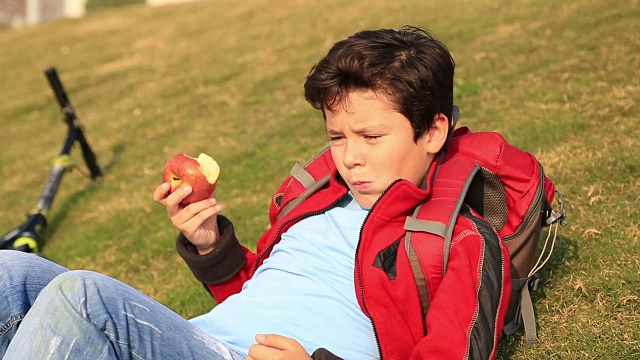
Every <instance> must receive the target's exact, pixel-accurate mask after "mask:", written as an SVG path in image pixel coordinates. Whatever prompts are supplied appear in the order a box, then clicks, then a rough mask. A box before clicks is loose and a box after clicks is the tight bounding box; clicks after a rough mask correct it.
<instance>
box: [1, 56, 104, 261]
mask: <svg viewBox="0 0 640 360" xmlns="http://www.w3.org/2000/svg"><path fill="white" fill-rule="evenodd" d="M44 73H45V75H46V77H47V80H48V81H49V85H50V86H51V88H52V89H53V92H54V94H55V97H56V99H57V100H58V103H59V104H60V108H61V110H62V114H63V115H64V121H65V123H66V124H67V125H68V131H67V137H66V139H65V141H64V145H63V147H62V151H61V152H60V155H59V156H57V157H56V158H55V160H54V161H53V166H52V168H51V172H50V173H49V177H48V179H47V182H46V183H45V184H44V188H43V189H42V192H41V193H40V198H39V199H38V202H37V203H36V206H35V207H34V208H33V209H31V210H30V211H29V212H28V213H27V220H26V221H25V222H24V223H22V224H21V225H20V226H18V227H16V228H14V229H13V230H11V231H9V232H8V233H6V234H5V235H3V236H2V237H0V250H18V251H24V252H30V253H36V254H39V253H40V248H41V247H42V244H43V243H42V237H41V235H42V232H43V231H44V229H45V228H46V227H47V218H46V213H47V210H49V209H50V208H51V204H52V203H53V199H54V197H55V195H56V193H57V191H58V187H59V186H60V182H61V181H62V177H63V175H64V174H65V173H66V172H67V171H69V170H71V169H72V168H74V167H75V166H76V165H75V164H74V162H73V160H72V159H71V157H70V156H69V154H70V153H71V149H72V148H73V145H74V144H75V143H76V142H77V143H78V144H80V148H81V149H82V156H83V158H84V161H85V163H86V165H87V168H89V171H90V173H91V179H92V180H94V181H99V180H101V179H102V170H100V166H98V162H97V160H96V157H95V155H94V153H93V151H92V150H91V147H90V146H89V143H88V142H87V139H86V137H85V135H84V132H83V130H82V126H81V125H80V123H79V122H78V117H77V116H76V113H75V110H74V109H73V106H71V102H70V101H69V98H68V96H67V93H66V92H65V90H64V88H63V87H62V83H61V82H60V78H59V77H58V71H57V70H56V68H55V67H51V68H48V69H46V70H45V72H44Z"/></svg>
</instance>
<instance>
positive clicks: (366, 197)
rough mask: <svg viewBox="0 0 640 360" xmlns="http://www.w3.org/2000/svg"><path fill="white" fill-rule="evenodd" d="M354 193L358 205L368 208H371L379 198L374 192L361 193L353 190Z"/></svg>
mask: <svg viewBox="0 0 640 360" xmlns="http://www.w3.org/2000/svg"><path fill="white" fill-rule="evenodd" d="M352 194H353V198H354V199H355V200H356V202H357V203H358V205H360V207H362V208H363V209H367V210H368V209H371V207H372V206H373V204H374V203H375V202H376V200H378V197H377V196H375V195H372V194H359V193H356V192H352Z"/></svg>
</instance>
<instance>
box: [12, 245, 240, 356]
mask: <svg viewBox="0 0 640 360" xmlns="http://www.w3.org/2000/svg"><path fill="white" fill-rule="evenodd" d="M0 304H2V305H0V358H3V359H30V360H33V359H179V360H187V359H225V360H228V359H231V360H237V359H244V356H242V355H240V354H238V353H235V352H233V351H232V350H230V349H228V348H227V347H226V346H225V345H224V344H222V343H220V342H218V341H217V340H216V339H214V338H212V337H211V336H209V335H207V334H206V333H205V332H203V331H202V330H200V329H198V328H196V327H195V326H193V325H192V324H191V323H189V321H187V320H186V319H184V318H182V317H181V316H180V315H178V314H176V313H175V312H173V311H171V310H170V309H168V308H167V307H165V306H163V305H162V304H160V303H158V302H157V301H155V300H153V299H151V298H150V297H148V296H146V295H144V294H142V293H141V292H139V291H138V290H136V289H134V288H132V287H130V286H128V285H126V284H124V283H122V282H119V281H117V280H115V279H113V278H110V277H108V276H105V275H102V274H98V273H95V272H91V271H72V270H68V269H65V268H64V267H62V266H59V265H57V264H54V263H52V262H50V261H48V260H46V259H43V258H40V257H37V256H35V255H31V254H26V253H22V252H18V251H13V250H2V251H0ZM3 355H4V357H3Z"/></svg>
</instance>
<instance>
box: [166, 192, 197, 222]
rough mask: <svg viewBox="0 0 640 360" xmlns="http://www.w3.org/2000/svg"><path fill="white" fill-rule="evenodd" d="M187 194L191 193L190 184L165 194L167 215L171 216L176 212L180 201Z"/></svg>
mask: <svg viewBox="0 0 640 360" xmlns="http://www.w3.org/2000/svg"><path fill="white" fill-rule="evenodd" d="M189 194H191V186H185V187H182V188H180V189H178V190H176V191H174V192H172V193H171V194H170V195H169V196H167V202H166V205H167V212H168V213H169V217H173V216H175V215H176V214H177V213H178V211H179V210H180V202H181V201H182V200H184V198H186V197H187V196H189Z"/></svg>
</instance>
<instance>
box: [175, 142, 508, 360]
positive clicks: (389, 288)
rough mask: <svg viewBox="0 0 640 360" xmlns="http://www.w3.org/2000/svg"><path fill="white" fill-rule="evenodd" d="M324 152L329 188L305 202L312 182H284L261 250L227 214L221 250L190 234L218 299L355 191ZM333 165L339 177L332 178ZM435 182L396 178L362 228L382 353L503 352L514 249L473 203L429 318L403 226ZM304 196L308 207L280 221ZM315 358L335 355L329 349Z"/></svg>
mask: <svg viewBox="0 0 640 360" xmlns="http://www.w3.org/2000/svg"><path fill="white" fill-rule="evenodd" d="M321 158H324V160H325V161H314V162H313V163H311V164H312V165H311V167H308V168H307V169H306V170H307V171H308V172H309V174H311V175H312V176H313V178H314V179H315V180H320V182H319V183H318V184H316V186H320V188H319V189H317V190H316V191H307V193H306V195H308V197H306V198H304V197H305V196H306V195H303V198H304V199H300V198H298V197H299V196H300V195H302V194H303V193H305V188H304V185H303V184H301V183H300V182H299V181H298V180H296V179H294V178H293V177H290V178H288V179H287V180H286V181H285V182H283V184H282V185H281V186H280V188H279V189H278V191H277V192H276V194H275V195H274V197H273V201H272V203H271V207H270V211H269V215H270V220H271V227H270V229H269V230H267V232H266V233H264V234H263V235H262V237H260V239H259V240H258V242H257V244H256V250H257V252H256V253H254V252H252V251H251V250H249V249H247V248H246V247H244V246H242V245H240V243H239V241H238V240H237V239H236V237H235V234H234V230H233V225H232V224H231V223H230V222H229V220H227V219H226V218H224V217H222V216H219V217H218V219H219V220H218V223H219V226H220V229H221V234H222V237H221V239H220V240H219V245H218V247H217V248H216V250H215V251H214V252H211V253H209V254H206V255H204V256H199V255H197V253H196V252H195V248H194V247H193V246H192V245H191V244H190V243H189V242H188V241H187V240H186V239H185V238H184V237H182V236H180V237H178V241H177V247H178V251H179V253H180V255H181V256H182V257H183V258H184V259H185V261H186V262H187V264H188V265H189V267H190V268H191V270H192V271H193V273H194V275H195V276H196V277H197V278H198V279H199V280H200V281H202V282H203V283H204V284H205V286H206V287H207V288H208V290H209V291H210V293H211V294H212V295H213V297H214V298H215V300H216V301H218V302H222V301H224V300H225V299H226V298H227V297H229V296H230V295H233V294H235V293H237V292H239V291H240V289H241V288H242V285H243V283H244V282H245V281H246V280H247V279H249V278H251V276H253V274H254V273H255V271H256V269H257V268H258V267H259V266H260V264H262V262H263V261H264V260H265V259H266V258H267V257H268V256H269V254H270V252H271V249H273V246H274V245H275V244H276V243H277V242H278V241H279V240H280V239H281V235H282V233H283V232H285V231H287V229H289V228H290V227H291V226H292V225H293V224H295V223H296V222H297V221H300V220H301V219H303V218H305V217H308V216H311V215H313V214H317V213H319V212H323V211H326V210H327V209H329V208H331V207H332V206H333V205H334V204H335V203H336V202H337V201H338V200H339V199H340V198H341V197H342V196H344V195H345V194H347V192H348V188H347V187H346V185H344V183H343V182H342V181H341V179H340V176H339V175H338V174H337V172H336V170H335V166H334V165H333V160H332V159H331V156H330V154H329V153H328V152H326V153H325V154H324V155H322V156H321ZM432 168H434V167H433V166H432ZM327 169H328V170H329V171H331V175H330V176H327V177H326V178H325V179H324V181H323V179H321V177H322V176H323V175H324V174H325V173H327ZM431 172H433V169H432V170H431ZM327 178H328V179H327ZM427 178H431V176H427ZM305 185H306V186H307V187H309V184H305ZM425 187H426V190H424V189H421V188H418V187H417V186H415V185H413V184H412V183H410V182H409V181H406V180H399V181H396V182H394V183H393V184H391V185H390V186H389V187H388V188H387V190H386V191H385V192H384V193H383V195H382V196H381V197H380V199H378V201H377V202H376V203H375V204H374V206H373V207H372V208H371V211H370V214H369V215H368V217H367V218H366V219H365V222H364V225H363V227H362V230H361V236H360V240H359V243H358V247H357V250H356V254H355V273H354V282H355V286H356V294H358V302H359V304H360V307H361V309H362V311H363V312H364V314H365V315H367V316H368V317H369V318H370V319H371V322H372V324H373V329H374V332H375V335H376V340H377V343H378V345H379V350H380V357H381V358H384V359H400V360H403V359H488V358H494V357H495V353H496V349H497V344H498V340H499V338H500V334H501V331H502V327H503V321H504V316H505V313H506V310H507V307H508V305H509V298H510V294H511V276H510V265H509V254H508V251H507V249H506V247H505V246H504V244H503V242H502V241H501V240H499V238H498V236H497V235H496V234H495V232H494V231H493V229H492V228H491V227H490V226H488V224H487V223H486V222H485V221H483V220H482V219H480V218H479V216H477V215H475V213H473V212H472V211H471V210H469V209H467V208H465V210H463V211H462V212H461V215H460V216H458V219H457V222H456V225H455V227H454V233H453V237H452V243H451V249H450V254H449V262H448V267H447V272H446V275H445V276H444V277H443V278H442V282H441V283H440V284H439V285H438V287H437V289H429V290H430V291H429V301H430V307H429V311H428V314H427V316H426V318H423V316H422V310H421V305H420V299H419V295H418V289H417V285H416V281H415V279H414V275H413V273H412V270H411V266H410V264H409V259H408V256H407V252H406V249H405V246H404V236H405V230H404V227H403V225H404V222H405V219H406V217H407V216H411V215H412V213H413V210H414V208H415V207H416V206H417V205H418V203H419V202H420V201H421V200H423V199H425V198H426V197H428V195H429V193H430V186H428V184H426V186H425ZM309 192H312V193H311V194H310V195H309ZM296 198H298V200H297V201H299V203H298V204H297V205H296V206H295V207H293V209H292V210H291V211H290V212H287V213H286V214H285V215H284V216H282V217H281V218H280V219H278V216H279V215H281V212H282V211H283V209H284V208H289V207H290V206H291V205H289V207H288V206H287V204H289V203H292V202H293V201H296ZM425 328H426V335H425ZM328 330H329V329H328ZM313 357H314V358H316V359H318V358H323V359H324V358H334V357H333V356H332V354H330V353H328V352H326V351H325V350H323V349H322V350H320V351H316V352H315V353H314V354H313ZM336 358H337V357H336Z"/></svg>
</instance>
